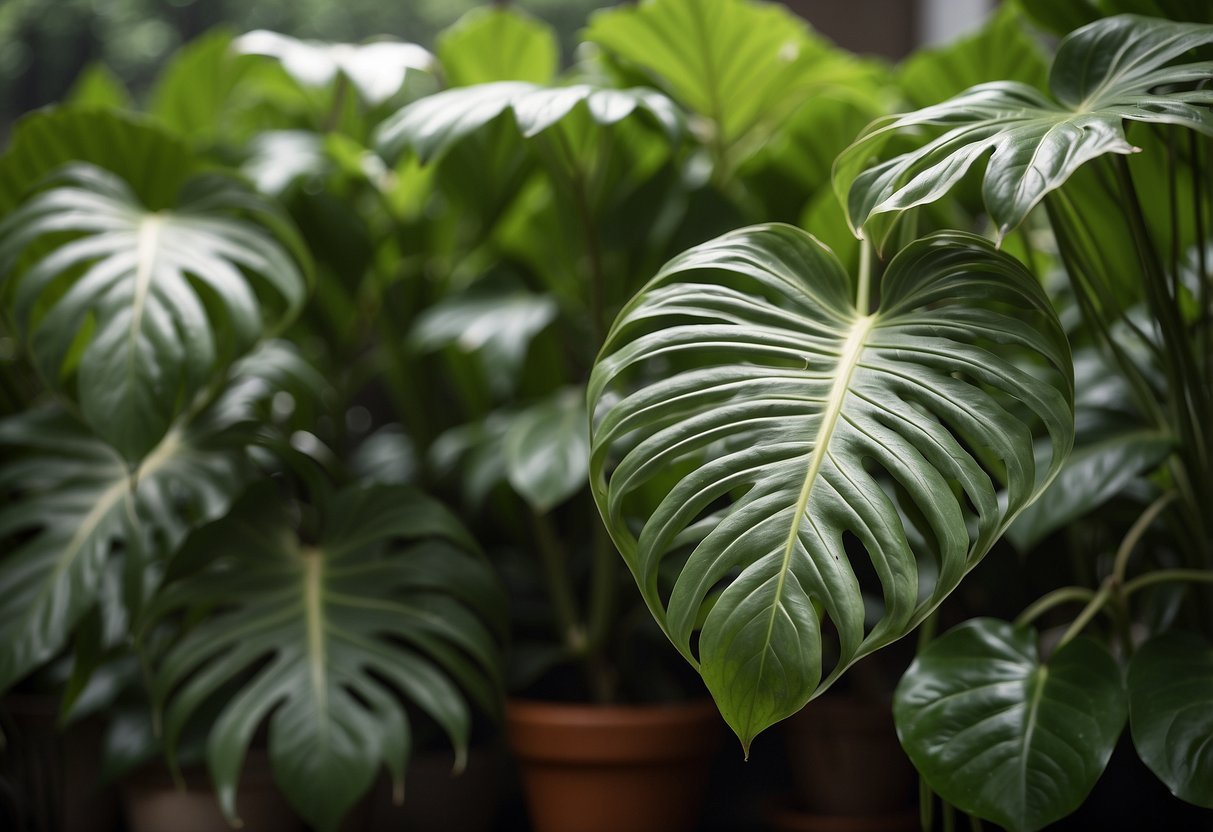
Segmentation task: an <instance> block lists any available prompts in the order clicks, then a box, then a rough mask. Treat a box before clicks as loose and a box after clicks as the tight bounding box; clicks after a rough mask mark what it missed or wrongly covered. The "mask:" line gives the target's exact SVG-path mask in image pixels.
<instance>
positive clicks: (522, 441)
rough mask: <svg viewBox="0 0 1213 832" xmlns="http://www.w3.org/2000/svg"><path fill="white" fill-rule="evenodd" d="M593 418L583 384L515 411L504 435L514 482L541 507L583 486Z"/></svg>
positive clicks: (509, 472)
mask: <svg viewBox="0 0 1213 832" xmlns="http://www.w3.org/2000/svg"><path fill="white" fill-rule="evenodd" d="M588 422H589V419H588V418H587V417H586V413H585V398H584V397H583V396H582V395H581V391H580V390H561V391H559V392H558V393H556V394H555V395H553V396H551V397H549V398H547V399H545V400H543V401H542V402H540V403H538V404H535V405H532V406H531V407H529V408H527V409H526V410H523V411H522V412H520V413H518V414H517V415H516V416H514V418H513V420H512V421H511V423H510V428H509V430H507V431H506V434H505V437H504V439H503V444H504V448H505V473H506V477H508V478H509V481H510V485H512V486H513V487H514V490H515V491H517V492H518V493H519V494H521V495H522V497H523V499H525V500H526V501H527V502H528V503H529V504H530V505H531V507H532V508H534V509H535V511H537V512H540V513H543V512H546V511H549V510H551V509H552V508H554V507H555V506H557V505H559V504H560V503H563V502H564V501H565V500H567V499H568V498H569V497H571V496H573V495H574V494H576V493H577V492H578V491H580V490H581V489H582V488H584V487H585V478H586V473H587V470H588V468H587V466H588V465H589V457H590V437H589V431H588V428H589V425H588Z"/></svg>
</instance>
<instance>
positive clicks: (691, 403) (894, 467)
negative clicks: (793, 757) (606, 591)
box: [589, 225, 1073, 745]
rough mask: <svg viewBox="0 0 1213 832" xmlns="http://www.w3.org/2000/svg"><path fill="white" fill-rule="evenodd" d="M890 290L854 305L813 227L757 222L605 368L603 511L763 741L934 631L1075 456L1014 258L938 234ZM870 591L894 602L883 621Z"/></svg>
mask: <svg viewBox="0 0 1213 832" xmlns="http://www.w3.org/2000/svg"><path fill="white" fill-rule="evenodd" d="M881 298H882V302H881V307H880V309H879V310H877V311H876V312H874V313H872V314H867V310H866V309H864V310H860V309H857V308H856V306H855V302H856V281H855V280H854V279H853V278H852V277H851V276H849V275H848V274H846V273H845V272H844V271H843V269H842V267H841V266H840V265H839V264H838V261H837V260H836V259H835V257H834V256H833V254H832V253H831V252H830V251H829V250H828V249H827V248H825V247H824V246H823V245H821V244H820V243H819V242H817V240H815V239H814V238H813V237H811V236H810V235H808V234H806V233H805V232H803V231H800V230H798V229H794V228H791V227H788V226H779V225H771V226H755V227H752V228H747V229H742V230H740V231H736V232H733V233H730V234H726V235H725V236H723V237H720V238H718V239H716V240H713V241H711V242H708V243H705V244H703V245H701V246H698V247H696V248H694V249H691V250H690V251H688V252H686V253H684V254H682V255H680V256H679V257H677V258H675V259H674V260H673V261H671V262H670V263H669V264H667V265H666V267H665V268H664V269H662V271H661V272H660V273H659V274H658V275H657V276H656V277H655V278H654V279H653V281H652V282H650V283H649V285H648V286H647V287H646V288H645V289H644V290H642V292H641V293H640V294H639V295H638V296H637V297H636V298H635V299H633V301H632V302H631V304H629V305H628V306H627V307H625V309H624V310H623V312H622V313H621V314H620V317H619V318H618V319H617V320H616V322H615V325H614V327H613V328H612V330H611V333H610V335H609V336H608V338H607V342H606V345H605V346H604V347H603V351H602V353H601V355H600V356H599V359H598V362H597V364H596V366H595V368H594V372H593V375H592V377H591V381H590V386H589V402H590V407H591V413H593V414H594V425H595V427H594V428H593V431H592V456H591V461H590V471H591V484H592V486H593V489H594V495H595V499H596V500H597V502H598V507H599V510H600V512H601V513H602V516H603V518H604V520H605V522H606V525H607V528H608V529H609V530H610V532H611V535H612V537H613V539H614V540H615V543H616V545H617V546H618V547H619V550H620V552H622V554H623V556H624V558H625V559H626V560H627V562H628V565H629V566H630V567H631V569H632V572H633V574H634V576H635V578H636V581H637V583H638V584H639V586H640V590H641V592H642V594H643V596H644V598H645V600H646V602H647V603H648V605H649V608H650V610H651V611H652V612H653V614H654V616H655V617H656V618H657V620H658V622H659V623H660V624H661V626H662V627H663V628H664V629H665V631H666V633H667V634H668V635H669V637H670V639H671V640H672V641H673V643H674V645H675V646H676V647H677V648H678V649H679V650H680V651H681V652H682V653H683V655H684V656H685V657H686V658H687V659H688V660H690V661H691V662H692V663H694V664H696V665H697V666H698V667H699V670H700V673H701V674H702V676H703V678H704V680H705V682H706V683H707V686H708V689H709V690H710V691H711V693H712V695H713V697H715V699H716V702H717V705H718V706H719V707H720V710H721V713H722V714H723V715H724V717H725V719H726V721H727V722H728V723H729V724H730V725H731V726H732V727H733V729H734V730H735V731H736V732H737V734H738V736H739V737H740V738H741V740H742V742H743V743H744V744H746V745H748V744H749V742H750V740H751V739H752V738H753V737H754V736H755V735H756V734H757V733H758V732H759V731H761V730H763V729H764V728H766V727H767V726H768V725H770V724H772V723H774V722H776V721H778V720H780V719H783V718H784V717H787V716H789V715H791V714H793V713H795V712H796V711H798V710H799V709H800V708H801V707H802V706H803V705H804V704H805V702H807V701H808V700H809V699H810V698H811V697H812V696H813V695H814V694H815V693H816V692H818V691H819V690H820V689H822V688H823V687H824V686H825V685H828V684H829V683H831V682H832V681H833V680H835V679H836V678H837V677H838V676H839V675H840V674H841V673H842V672H843V671H844V670H845V669H846V668H847V667H849V666H850V665H851V664H852V663H853V662H854V661H856V660H857V659H859V658H860V657H862V656H864V655H866V654H868V653H871V652H872V651H874V650H876V649H878V648H879V647H882V646H884V645H885V644H888V643H889V642H891V641H893V640H895V639H897V638H900V637H901V636H903V635H905V634H906V633H907V632H909V631H910V630H911V629H912V628H913V627H914V626H916V625H917V624H918V623H919V622H920V621H921V620H922V619H923V618H924V617H925V616H926V615H927V614H928V613H929V612H930V611H931V610H932V609H934V608H935V606H936V605H938V604H939V603H940V601H942V600H943V598H944V597H945V596H946V595H947V594H948V593H949V592H951V590H952V589H953V588H955V586H956V585H957V583H958V582H959V581H960V579H961V578H962V577H963V576H964V575H965V573H966V572H967V571H968V570H969V569H970V568H972V567H973V566H974V565H975V564H976V563H977V562H978V561H979V560H980V559H981V557H982V556H983V555H984V554H985V553H986V552H987V551H988V550H989V548H990V546H991V545H992V544H993V543H994V541H995V540H996V539H997V538H998V536H999V535H1000V534H1001V533H1002V532H1003V531H1004V529H1005V528H1006V527H1007V525H1008V524H1009V523H1010V521H1011V519H1012V518H1014V516H1015V515H1016V514H1018V513H1019V512H1020V511H1022V510H1023V509H1024V507H1025V506H1027V505H1029V504H1030V503H1031V502H1032V500H1033V499H1034V498H1035V497H1036V495H1037V494H1038V493H1039V492H1040V490H1041V489H1042V488H1044V487H1045V485H1047V483H1048V482H1049V481H1050V480H1051V479H1052V477H1053V476H1054V475H1055V474H1056V473H1057V471H1058V469H1059V468H1060V466H1061V463H1062V461H1063V460H1064V459H1065V457H1066V455H1067V454H1068V453H1069V450H1070V445H1071V442H1072V439H1073V403H1072V402H1073V389H1072V369H1071V365H1070V354H1069V348H1068V346H1067V344H1066V342H1065V338H1064V336H1063V335H1062V333H1061V330H1060V327H1059V324H1058V322H1057V319H1056V317H1055V316H1054V313H1053V311H1052V309H1051V307H1050V306H1049V302H1048V300H1047V298H1046V297H1045V296H1044V294H1043V292H1042V291H1041V289H1040V286H1039V284H1038V283H1037V281H1036V280H1035V278H1033V277H1032V275H1031V274H1029V273H1028V272H1027V271H1026V270H1024V269H1023V267H1022V266H1021V265H1020V264H1019V263H1018V262H1017V261H1015V260H1014V259H1012V258H1010V257H1008V256H1006V255H1003V254H1000V253H999V252H996V251H995V250H994V249H993V247H992V246H991V245H990V244H989V243H988V242H986V241H984V240H982V239H980V238H978V237H975V236H973V235H968V234H960V233H951V234H948V233H945V234H936V235H931V236H929V237H925V238H923V239H920V240H918V241H916V242H915V243H913V244H911V245H910V246H908V247H907V248H906V249H904V250H903V251H902V252H901V253H900V254H899V255H898V256H897V257H896V258H895V259H894V260H893V261H892V262H891V263H890V264H889V267H888V270H887V271H886V273H885V276H884V278H883V283H882V286H881ZM1017 362H1030V363H1032V364H1035V365H1036V370H1035V373H1036V375H1032V374H1028V373H1025V372H1024V371H1023V370H1022V369H1021V368H1020V366H1019V365H1018V363H1017ZM636 386H638V387H639V389H636ZM1034 433H1041V434H1047V435H1048V437H1049V440H1050V442H1051V443H1052V447H1053V455H1052V459H1051V460H1050V461H1049V463H1048V466H1047V468H1045V469H1044V470H1040V469H1038V468H1037V466H1036V464H1035V461H1034V457H1033V439H1032V437H1033V434H1034ZM973 446H978V447H980V448H981V449H982V450H983V451H984V454H983V455H982V457H981V458H978V457H975V456H974V454H973V452H972V451H971V450H969V449H970V448H971V447H973ZM992 460H997V462H996V463H995V462H992ZM987 465H994V466H995V467H996V469H997V470H989V469H988V468H987V467H986V466H987ZM1003 480H1005V482H1006V490H1005V494H999V493H998V487H997V486H996V485H995V483H996V482H998V481H1003ZM894 484H896V487H894ZM903 500H905V501H909V503H908V504H907V506H906V507H907V508H908V509H911V510H912V511H913V512H914V513H916V514H920V515H921V517H922V519H923V520H922V525H923V527H924V530H925V531H924V533H925V535H926V537H927V539H926V540H925V541H924V540H922V539H920V538H919V537H918V535H909V534H908V533H907V528H906V522H907V521H905V520H904V519H903V516H904V515H903V511H902V510H901V508H900V501H903ZM637 530H639V531H637ZM848 538H849V539H850V542H851V543H852V544H854V545H848V543H847V539H848ZM682 559H685V560H682ZM679 563H682V564H683V565H682V566H681V567H680V568H679V567H678V566H677V564H679ZM667 567H668V568H669V569H671V570H673V571H675V572H676V573H677V578H676V581H675V583H674V585H673V587H672V588H669V589H668V591H667V587H664V586H663V585H662V581H661V575H662V572H663V571H664V570H665V569H666V568H667ZM927 575H930V576H933V577H930V578H927V577H923V576H927ZM934 576H937V577H934ZM722 585H723V586H724V588H723V591H722V592H719V598H718V599H717V600H716V601H715V604H714V605H713V604H712V603H711V599H712V598H713V597H715V595H716V593H717V591H718V590H719V589H720V588H721V586H722ZM865 595H867V596H869V597H870V598H874V599H879V600H880V601H881V602H882V603H883V608H882V609H881V610H880V613H879V615H878V616H877V619H876V622H875V624H874V625H872V626H870V627H865V622H864V619H865V609H864V608H865ZM705 612H706V619H705V620H704V623H703V628H702V631H701V633H700V636H699V641H698V651H697V654H696V651H695V650H694V648H693V647H692V644H693V630H694V628H695V626H696V621H697V620H698V619H700V617H701V616H702V615H703V614H704V613H705ZM831 632H833V633H836V634H837V635H836V639H835V637H833V636H827V635H826V634H827V633H831ZM827 638H829V639H830V641H831V643H830V644H829V646H828V647H826V646H824V645H823V641H824V640H825V639H827ZM835 641H836V643H835ZM823 654H824V655H829V656H832V657H836V660H835V663H834V666H833V667H832V668H828V667H823ZM823 677H824V679H823Z"/></svg>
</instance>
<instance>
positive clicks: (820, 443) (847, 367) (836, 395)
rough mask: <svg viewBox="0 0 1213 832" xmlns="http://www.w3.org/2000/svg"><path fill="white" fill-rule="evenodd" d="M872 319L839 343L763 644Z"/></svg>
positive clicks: (860, 320) (768, 638) (768, 639)
mask: <svg viewBox="0 0 1213 832" xmlns="http://www.w3.org/2000/svg"><path fill="white" fill-rule="evenodd" d="M875 322H876V316H875V315H865V316H863V317H860V318H857V319H856V320H855V322H854V323H853V324H852V325H851V329H850V332H848V333H847V340H846V341H845V342H844V344H843V348H842V351H841V353H840V356H839V369H838V375H837V376H836V377H835V379H834V384H833V385H832V386H831V388H830V395H829V397H828V398H827V400H826V401H827V404H826V409H825V411H824V412H823V413H822V416H821V424H820V425H819V426H818V428H817V435H816V437H815V438H814V441H813V450H812V451H811V453H810V457H809V467H808V470H807V471H806V472H805V478H804V483H803V485H801V488H800V495H799V497H798V498H797V500H796V507H795V511H794V512H793V514H792V523H791V526H790V528H789V529H788V537H787V540H786V541H785V542H784V547H783V561H782V563H781V564H780V567H779V579H778V581H777V583H776V584H775V597H774V599H773V600H772V602H771V611H770V618H769V620H768V622H767V632H766V638H765V639H764V641H763V644H764V646H765V645H770V643H771V635H772V633H773V632H774V629H775V615H776V611H777V610H778V609H779V607H780V602H781V600H782V598H783V588H784V583H785V582H786V581H787V575H788V569H789V567H790V566H791V563H792V552H794V551H795V549H796V539H797V537H798V535H799V533H800V523H801V519H802V518H803V517H804V513H805V509H807V508H808V505H809V495H810V494H811V493H812V491H813V485H814V484H815V483H816V481H817V475H818V473H819V472H820V471H821V463H822V460H824V459H825V456H826V450H827V448H828V447H829V444H830V439H831V437H832V436H833V434H834V428H835V426H836V425H837V424H838V416H839V414H840V413H841V412H842V405H843V402H845V401H846V397H847V392H848V389H849V388H850V386H851V377H852V376H853V375H854V373H855V368H856V367H857V366H858V364H859V358H860V356H861V355H862V354H863V351H864V348H865V347H866V340H867V337H868V333H870V332H871V331H872V327H873V325H874V324H875ZM766 656H767V651H766V650H765V649H764V650H763V651H762V658H761V659H760V660H759V665H758V675H759V677H761V675H762V672H763V670H764V668H765V665H766Z"/></svg>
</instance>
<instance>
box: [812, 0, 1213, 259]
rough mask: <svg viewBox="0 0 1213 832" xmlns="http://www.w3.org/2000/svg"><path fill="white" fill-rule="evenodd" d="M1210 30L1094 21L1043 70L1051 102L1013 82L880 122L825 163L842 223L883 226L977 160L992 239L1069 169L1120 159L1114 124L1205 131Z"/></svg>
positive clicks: (1121, 142) (1210, 123) (881, 231)
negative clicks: (1204, 55)
mask: <svg viewBox="0 0 1213 832" xmlns="http://www.w3.org/2000/svg"><path fill="white" fill-rule="evenodd" d="M1210 43H1213V26H1208V25H1201V24H1192V23H1172V22H1169V21H1165V20H1155V19H1151V18H1146V17H1139V16H1136V15H1119V16H1117V17H1111V18H1107V19H1105V20H1099V21H1097V22H1095V23H1091V24H1089V25H1087V26H1084V27H1083V28H1081V29H1078V30H1077V31H1075V32H1073V33H1071V34H1070V35H1069V36H1068V37H1066V38H1065V40H1064V41H1062V43H1061V46H1060V47H1059V48H1058V51H1057V56H1056V57H1055V58H1054V61H1053V66H1052V69H1051V71H1050V73H1049V89H1050V90H1051V92H1052V94H1053V98H1049V97H1048V96H1045V95H1043V94H1042V93H1040V92H1039V91H1037V90H1036V89H1034V88H1033V87H1030V86H1028V85H1026V84H1023V83H1015V82H1009V81H1007V82H994V83H988V84H979V85H978V86H975V87H972V88H971V89H969V90H967V91H965V92H963V93H961V94H959V95H957V96H956V97H954V98H951V99H949V100H948V101H945V102H943V103H942V104H937V105H934V106H931V107H927V108H925V109H922V110H919V111H917V112H914V113H909V114H906V115H900V116H892V117H890V118H888V119H885V120H882V121H878V122H876V123H875V124H873V125H872V127H870V128H869V129H868V131H867V132H866V133H865V134H864V135H863V136H861V137H860V138H859V139H858V140H856V142H855V144H853V145H852V146H851V147H850V148H849V149H848V150H847V151H846V152H845V153H843V154H842V155H841V156H840V157H839V158H838V161H837V163H836V165H835V170H834V176H835V180H834V185H835V191H836V192H837V193H838V195H839V197H840V198H841V199H842V200H843V201H844V202H845V203H846V205H847V211H848V214H849V215H850V219H851V223H852V227H853V228H855V229H857V230H862V229H864V228H865V227H866V226H870V225H872V224H873V223H876V222H877V221H878V220H880V218H881V217H882V215H889V217H888V218H885V219H884V220H881V221H880V223H879V227H878V228H873V229H870V230H869V231H868V232H867V236H868V237H869V238H870V239H873V240H876V241H878V242H883V240H884V239H885V238H886V236H887V234H888V231H889V228H890V227H891V225H892V223H891V222H889V220H890V219H893V218H895V217H896V215H897V214H898V213H900V212H902V211H905V210H906V209H909V208H913V207H915V206H917V205H923V204H926V203H929V202H933V201H935V200H937V199H939V198H940V197H942V196H944V195H945V194H946V193H948V191H950V190H951V189H952V188H953V187H954V186H955V185H956V184H957V183H958V182H959V181H960V180H961V179H962V178H963V177H964V175H965V174H966V173H967V172H968V170H969V169H970V168H971V167H973V166H974V165H975V164H977V163H978V162H979V160H981V159H983V158H984V157H986V156H987V155H988V156H989V161H988V163H987V164H986V169H985V174H984V178H983V184H982V196H983V199H984V201H985V206H986V209H987V211H988V212H989V214H990V217H991V218H992V219H993V221H994V224H995V226H996V227H997V229H998V234H999V236H1000V237H1001V236H1003V235H1005V234H1007V233H1008V232H1010V231H1011V230H1013V229H1014V228H1015V227H1016V226H1018V225H1019V223H1020V222H1022V221H1023V219H1024V217H1025V216H1027V214H1028V212H1029V211H1030V210H1031V209H1032V208H1033V207H1034V206H1035V205H1036V204H1037V203H1039V202H1040V201H1041V199H1043V198H1044V196H1045V195H1046V194H1048V193H1049V192H1050V191H1053V190H1055V189H1057V188H1059V187H1061V186H1062V184H1064V183H1065V181H1066V180H1067V178H1069V177H1070V176H1071V175H1072V174H1073V173H1074V172H1075V171H1076V170H1078V168H1080V167H1081V166H1082V165H1084V164H1085V163H1087V162H1088V161H1090V160H1092V159H1095V158H1097V157H1099V156H1103V155H1105V154H1108V153H1119V154H1129V153H1133V152H1134V151H1135V148H1134V146H1133V145H1132V144H1131V143H1130V142H1129V141H1128V139H1127V138H1126V137H1125V132H1124V124H1123V123H1124V121H1125V120H1129V121H1140V122H1147V123H1153V124H1176V125H1182V126H1184V127H1188V128H1191V129H1193V130H1198V131H1200V132H1202V133H1205V134H1209V135H1213V110H1210V109H1209V105H1210V104H1213V89H1210V88H1208V87H1207V86H1202V85H1201V82H1202V81H1204V82H1207V81H1208V79H1209V78H1210V77H1213V63H1210V62H1208V61H1194V60H1192V59H1191V58H1190V57H1189V55H1190V53H1191V50H1194V49H1196V48H1197V47H1200V46H1204V45H1207V44H1210ZM923 127H926V128H938V130H937V131H936V134H935V137H934V138H932V139H931V140H930V141H928V142H927V143H926V144H924V145H923V146H922V147H921V148H919V149H918V150H914V151H911V152H909V153H905V154H902V155H900V156H897V157H895V158H893V159H889V160H888V161H884V162H881V163H880V164H877V165H875V166H873V167H871V168H869V169H867V170H864V168H865V167H866V166H867V165H868V163H869V161H870V160H871V159H872V158H873V157H874V156H876V155H877V154H878V153H879V152H880V149H881V147H882V146H883V145H884V144H885V142H886V141H887V140H888V139H889V138H890V137H891V136H893V135H894V134H900V133H905V132H908V131H911V130H915V129H918V128H923Z"/></svg>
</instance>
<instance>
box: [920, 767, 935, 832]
mask: <svg viewBox="0 0 1213 832" xmlns="http://www.w3.org/2000/svg"><path fill="white" fill-rule="evenodd" d="M918 820H919V822H920V823H921V824H922V832H931V829H932V827H934V826H935V792H933V791H931V787H930V786H929V785H927V779H926V778H925V777H923V776H922V775H921V774H920V775H918Z"/></svg>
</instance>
